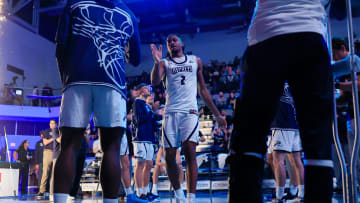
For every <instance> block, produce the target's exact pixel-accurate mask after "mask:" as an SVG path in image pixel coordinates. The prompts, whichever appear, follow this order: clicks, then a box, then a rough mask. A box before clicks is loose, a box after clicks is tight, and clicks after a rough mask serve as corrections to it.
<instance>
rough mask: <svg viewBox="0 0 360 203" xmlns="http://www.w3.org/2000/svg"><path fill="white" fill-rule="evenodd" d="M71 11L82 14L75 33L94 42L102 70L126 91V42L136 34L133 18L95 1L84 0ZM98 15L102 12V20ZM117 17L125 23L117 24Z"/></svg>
mask: <svg viewBox="0 0 360 203" xmlns="http://www.w3.org/2000/svg"><path fill="white" fill-rule="evenodd" d="M71 9H72V12H77V13H79V15H78V16H76V17H75V18H74V21H75V22H74V25H73V34H74V35H80V36H83V37H85V38H89V39H92V41H93V43H94V45H95V46H96V48H97V55H98V63H99V65H100V67H101V68H103V69H104V70H105V72H106V74H107V76H108V77H109V78H110V79H111V81H112V82H114V83H115V84H116V86H118V87H119V88H120V89H125V88H126V81H125V80H124V78H123V77H122V75H123V74H124V63H123V62H124V60H125V56H124V53H125V46H126V44H125V43H126V42H127V41H128V39H130V37H131V36H132V34H133V32H134V27H133V22H132V20H131V16H130V15H129V14H128V13H127V12H126V11H124V10H121V9H119V8H114V9H110V8H107V7H104V6H101V5H98V4H97V3H96V2H94V1H81V2H79V3H76V4H74V5H73V6H72V7H71ZM91 11H92V12H91ZM93 11H95V12H93ZM98 13H103V15H102V19H99V16H98V15H93V14H98ZM116 18H117V19H119V18H121V19H123V20H124V21H123V23H121V24H118V23H116V22H114V19H116Z"/></svg>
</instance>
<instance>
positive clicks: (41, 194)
mask: <svg viewBox="0 0 360 203" xmlns="http://www.w3.org/2000/svg"><path fill="white" fill-rule="evenodd" d="M44 195H45V194H44V193H42V192H39V193H38V194H37V195H36V196H38V197H44Z"/></svg>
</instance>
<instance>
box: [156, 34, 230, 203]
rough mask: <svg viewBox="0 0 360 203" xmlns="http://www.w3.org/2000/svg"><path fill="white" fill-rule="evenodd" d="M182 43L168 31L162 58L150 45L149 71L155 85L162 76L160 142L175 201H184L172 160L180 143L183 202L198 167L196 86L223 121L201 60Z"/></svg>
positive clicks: (192, 187) (190, 198) (193, 185)
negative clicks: (184, 184) (151, 61)
mask: <svg viewBox="0 0 360 203" xmlns="http://www.w3.org/2000/svg"><path fill="white" fill-rule="evenodd" d="M183 47H184V43H183V42H182V40H181V38H180V37H179V36H177V35H174V34H172V35H169V36H168V38H167V48H168V51H169V54H170V56H169V57H167V58H165V59H162V47H161V45H160V47H159V49H157V48H156V46H155V45H154V44H152V45H151V50H152V54H153V57H154V62H155V64H154V68H153V70H152V73H151V82H152V84H153V85H159V83H160V82H161V80H162V78H165V86H166V87H165V88H166V94H167V96H166V106H165V119H164V121H163V146H164V147H165V161H166V167H167V171H168V176H169V179H170V182H171V184H172V186H173V187H174V189H175V197H176V201H177V202H184V201H185V196H184V192H183V190H182V189H181V187H180V182H179V168H178V165H177V164H176V151H177V148H178V147H180V145H182V146H183V149H184V153H185V159H186V171H187V173H186V176H187V177H186V180H187V181H186V182H187V183H188V184H187V191H188V192H187V197H188V198H187V202H193V201H194V200H195V192H196V182H197V173H198V171H197V170H198V168H197V164H196V145H197V142H198V133H199V121H198V115H197V102H196V95H197V88H196V86H197V87H198V89H199V94H200V96H201V98H202V99H203V100H204V102H205V103H206V105H207V106H208V107H209V108H210V110H211V111H212V112H213V114H214V116H215V118H216V120H217V121H218V123H219V124H220V126H222V127H225V126H226V121H225V119H224V118H223V117H222V116H221V115H220V113H219V111H218V109H217V108H216V106H215V105H214V103H213V101H212V98H211V95H210V94H209V92H208V90H207V89H206V86H205V82H204V78H203V74H202V67H203V66H202V62H201V60H200V59H199V58H198V57H196V56H193V55H185V54H184V53H183Z"/></svg>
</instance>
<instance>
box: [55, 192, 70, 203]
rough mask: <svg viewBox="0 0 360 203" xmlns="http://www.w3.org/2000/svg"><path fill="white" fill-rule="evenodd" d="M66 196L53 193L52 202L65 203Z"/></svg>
mask: <svg viewBox="0 0 360 203" xmlns="http://www.w3.org/2000/svg"><path fill="white" fill-rule="evenodd" d="M68 196H69V195H68V194H64V193H54V202H56V203H66V201H67V198H68Z"/></svg>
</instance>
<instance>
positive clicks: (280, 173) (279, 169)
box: [273, 149, 287, 200]
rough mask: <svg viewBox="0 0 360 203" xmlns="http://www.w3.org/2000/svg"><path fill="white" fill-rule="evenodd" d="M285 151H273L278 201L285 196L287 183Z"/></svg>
mask: <svg viewBox="0 0 360 203" xmlns="http://www.w3.org/2000/svg"><path fill="white" fill-rule="evenodd" d="M286 155H287V153H286V152H284V151H278V150H275V149H274V151H273V158H274V169H275V170H274V171H275V172H274V174H275V180H276V199H278V200H281V199H282V198H283V197H284V195H285V193H284V192H285V183H286V170H285V164H284V162H285V156H286Z"/></svg>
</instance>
